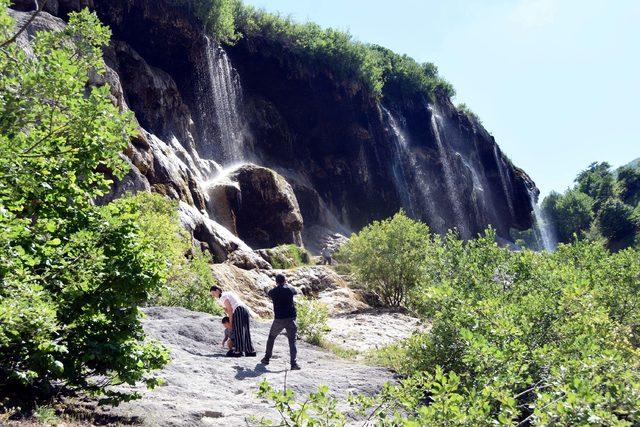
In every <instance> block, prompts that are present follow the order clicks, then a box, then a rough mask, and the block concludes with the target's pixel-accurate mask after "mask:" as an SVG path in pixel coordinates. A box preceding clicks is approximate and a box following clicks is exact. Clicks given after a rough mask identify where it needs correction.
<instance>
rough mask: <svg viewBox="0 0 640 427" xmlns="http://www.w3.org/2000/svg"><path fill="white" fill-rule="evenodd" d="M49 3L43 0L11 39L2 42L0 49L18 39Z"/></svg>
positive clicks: (47, 0)
mask: <svg viewBox="0 0 640 427" xmlns="http://www.w3.org/2000/svg"><path fill="white" fill-rule="evenodd" d="M48 2H49V0H44V1H43V2H42V3H41V4H40V6H39V7H38V9H37V10H36V11H35V12H33V13H32V14H31V17H29V20H27V22H26V23H25V24H24V25H23V26H22V27H21V28H20V29H19V30H18V32H17V33H15V34H14V35H13V36H12V37H11V38H9V39H8V40H5V41H4V42H2V44H0V49H3V48H5V47H6V46H8V45H10V44H11V43H13V42H15V41H16V40H17V39H18V37H20V34H22V33H24V32H25V30H26V29H27V28H28V27H29V25H31V23H32V22H33V20H34V19H36V17H37V16H38V15H39V14H40V12H42V10H43V9H44V7H45V6H46V5H47V3H48Z"/></svg>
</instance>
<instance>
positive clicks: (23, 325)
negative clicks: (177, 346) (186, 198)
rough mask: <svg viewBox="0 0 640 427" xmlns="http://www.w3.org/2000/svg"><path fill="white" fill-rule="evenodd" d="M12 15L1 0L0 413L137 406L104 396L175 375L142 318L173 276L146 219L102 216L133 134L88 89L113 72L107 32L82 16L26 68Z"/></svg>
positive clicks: (119, 211) (102, 94)
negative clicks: (76, 398)
mask: <svg viewBox="0 0 640 427" xmlns="http://www.w3.org/2000/svg"><path fill="white" fill-rule="evenodd" d="M7 6H8V2H7V1H6V0H0V40H2V41H5V40H6V42H3V43H2V44H1V45H0V51H1V52H0V69H2V73H0V100H1V102H0V280H1V281H2V287H0V378H1V379H0V396H3V398H4V399H8V400H4V401H2V402H0V405H5V406H8V405H12V404H15V403H19V402H18V401H20V400H23V401H24V402H22V403H24V404H26V405H31V404H33V401H35V400H37V399H39V398H41V397H48V396H50V395H51V393H52V392H53V391H54V390H55V388H56V387H58V386H60V385H63V386H65V387H67V388H69V389H83V390H86V391H89V392H93V393H96V394H102V395H106V396H107V397H108V398H111V399H114V400H118V399H126V398H130V397H132V396H125V395H122V394H119V393H115V392H113V391H111V390H109V389H107V387H108V386H110V385H113V384H119V383H129V384H133V383H135V382H138V381H146V383H147V384H148V385H149V386H153V385H155V384H156V383H157V380H156V379H154V378H153V377H150V376H149V374H150V373H151V371H153V370H154V369H157V368H160V367H162V366H163V365H164V364H165V363H166V362H167V358H168V355H167V352H166V351H165V350H164V349H163V348H162V347H160V346H159V345H157V344H154V343H152V342H149V341H148V340H147V339H146V337H145V335H144V331H143V330H142V325H141V323H140V318H141V313H140V311H139V309H138V307H139V305H141V304H143V303H145V301H146V300H147V298H148V296H149V294H150V293H151V292H153V291H154V290H155V289H156V288H157V287H158V286H159V285H160V283H161V282H162V280H163V275H164V273H165V269H164V268H163V266H162V265H161V264H160V263H158V261H157V260H156V259H155V258H154V255H153V250H152V248H151V247H150V246H149V245H148V244H147V243H146V242H145V241H144V240H143V239H141V233H140V227H139V226H138V224H137V222H136V218H137V215H138V213H137V212H136V211H135V210H133V209H132V208H130V207H128V206H122V205H109V206H105V207H96V206H95V205H94V204H93V200H94V199H95V198H96V197H99V196H101V195H103V194H105V193H106V192H107V191H108V190H109V184H110V183H111V181H109V180H108V179H107V177H106V176H105V175H104V174H103V173H102V172H100V171H104V170H107V169H108V170H111V171H112V172H113V174H114V175H115V176H116V177H117V178H121V177H122V176H123V174H124V172H125V164H124V163H123V162H122V160H121V159H120V157H119V153H120V152H121V151H122V150H123V149H124V148H125V147H126V145H127V143H128V140H129V137H130V135H131V133H132V131H133V129H134V127H133V122H132V120H131V115H130V114H128V113H122V112H120V111H118V109H117V108H116V107H115V106H114V105H113V103H112V102H111V100H110V97H109V87H108V86H101V87H90V86H88V83H89V77H88V76H89V73H103V72H104V64H103V62H102V48H103V47H104V46H105V45H106V44H107V43H108V41H109V36H110V33H109V30H108V29H107V28H106V27H103V26H102V25H100V23H99V21H98V18H97V17H96V16H95V15H94V14H90V13H89V12H87V11H83V12H80V13H72V14H70V16H69V22H68V25H67V26H66V27H65V28H64V29H63V30H61V31H59V32H39V33H37V35H36V36H35V38H34V40H33V54H32V55H26V53H25V52H24V51H23V50H22V49H21V48H20V47H19V46H17V44H16V43H15V42H13V41H11V40H12V39H11V36H12V35H13V34H14V31H16V30H15V29H14V25H13V21H12V19H11V18H10V17H9V15H8V14H7ZM96 378H101V380H100V381H97V380H96ZM23 408H24V406H23Z"/></svg>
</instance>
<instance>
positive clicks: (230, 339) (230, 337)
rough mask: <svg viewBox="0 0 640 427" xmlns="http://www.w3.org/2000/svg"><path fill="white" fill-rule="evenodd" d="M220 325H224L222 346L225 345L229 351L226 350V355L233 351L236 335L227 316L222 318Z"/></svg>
mask: <svg viewBox="0 0 640 427" xmlns="http://www.w3.org/2000/svg"><path fill="white" fill-rule="evenodd" d="M222 325H223V326H224V339H223V340H222V347H224V346H225V344H226V345H227V348H228V349H229V351H228V352H227V356H228V355H229V354H231V353H233V349H234V347H235V344H236V336H235V331H234V330H233V327H232V326H231V321H230V320H229V316H224V317H223V318H222Z"/></svg>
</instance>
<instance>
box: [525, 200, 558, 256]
mask: <svg viewBox="0 0 640 427" xmlns="http://www.w3.org/2000/svg"><path fill="white" fill-rule="evenodd" d="M528 192H529V199H530V200H531V206H532V207H533V217H534V234H535V236H536V239H537V240H538V244H539V245H540V246H541V247H542V248H544V250H546V251H548V252H551V251H553V250H555V248H556V239H555V236H554V235H553V231H552V230H551V226H550V224H549V221H548V219H547V218H546V215H545V213H544V211H543V210H542V209H540V205H538V202H537V201H536V195H535V194H534V192H533V191H531V190H530V189H529V190H528Z"/></svg>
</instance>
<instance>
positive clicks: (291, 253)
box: [265, 244, 311, 270]
mask: <svg viewBox="0 0 640 427" xmlns="http://www.w3.org/2000/svg"><path fill="white" fill-rule="evenodd" d="M265 253H266V255H267V259H268V261H269V263H270V264H271V266H272V267H273V268H275V269H280V270H287V269H290V268H295V267H301V266H303V265H309V264H311V255H310V254H309V252H307V251H306V249H304V248H301V247H299V246H296V245H294V244H289V245H280V246H276V247H275V248H271V249H265Z"/></svg>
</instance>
